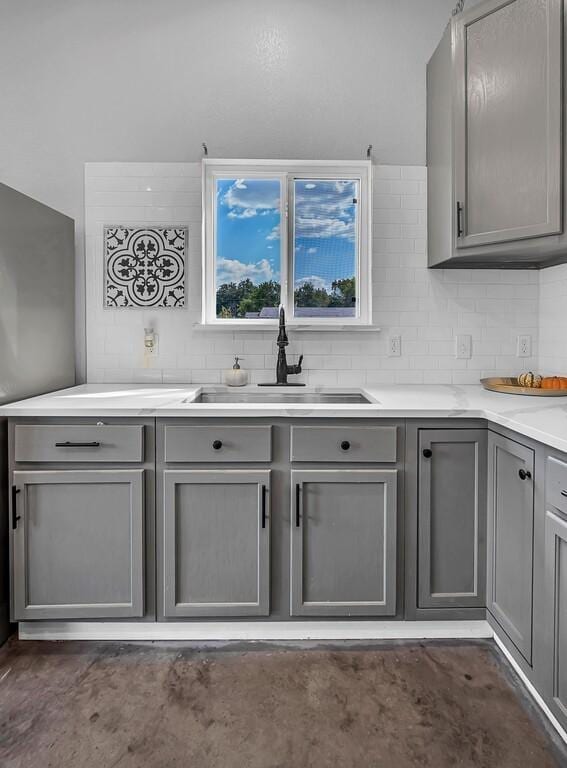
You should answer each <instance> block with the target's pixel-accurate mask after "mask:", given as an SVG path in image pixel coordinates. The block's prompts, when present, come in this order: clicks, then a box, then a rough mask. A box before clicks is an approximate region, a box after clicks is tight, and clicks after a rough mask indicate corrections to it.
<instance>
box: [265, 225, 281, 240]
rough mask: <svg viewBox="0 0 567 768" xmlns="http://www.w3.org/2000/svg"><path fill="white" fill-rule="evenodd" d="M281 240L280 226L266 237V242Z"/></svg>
mask: <svg viewBox="0 0 567 768" xmlns="http://www.w3.org/2000/svg"><path fill="white" fill-rule="evenodd" d="M279 239H280V225H279V224H276V226H275V227H274V228H273V229H272V231H271V232H270V234H269V235H268V236H267V237H266V240H279Z"/></svg>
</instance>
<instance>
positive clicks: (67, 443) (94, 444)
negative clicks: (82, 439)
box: [55, 440, 100, 448]
mask: <svg viewBox="0 0 567 768" xmlns="http://www.w3.org/2000/svg"><path fill="white" fill-rule="evenodd" d="M55 447H56V448H100V443H99V442H98V441H97V440H93V441H92V442H90V443H74V442H72V441H71V440H66V441H65V442H64V443H55Z"/></svg>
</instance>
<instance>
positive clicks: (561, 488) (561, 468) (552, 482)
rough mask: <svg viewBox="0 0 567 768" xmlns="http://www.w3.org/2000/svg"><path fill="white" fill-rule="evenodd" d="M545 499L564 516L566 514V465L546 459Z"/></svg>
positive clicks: (549, 457)
mask: <svg viewBox="0 0 567 768" xmlns="http://www.w3.org/2000/svg"><path fill="white" fill-rule="evenodd" d="M545 499H546V502H547V503H548V504H551V505H553V506H554V507H555V508H556V509H559V510H560V511H561V512H563V513H564V514H567V464H565V462H563V461H560V460H559V459H556V458H554V457H553V456H548V457H547V465H546V472H545Z"/></svg>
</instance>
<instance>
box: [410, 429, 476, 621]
mask: <svg viewBox="0 0 567 768" xmlns="http://www.w3.org/2000/svg"><path fill="white" fill-rule="evenodd" d="M418 461H419V466H418V477H419V480H418V483H419V489H418V494H419V498H418V605H419V607H420V608H455V607H459V608H476V607H484V606H485V604H486V603H485V579H486V535H485V529H486V430H484V429H422V430H420V432H419V454H418Z"/></svg>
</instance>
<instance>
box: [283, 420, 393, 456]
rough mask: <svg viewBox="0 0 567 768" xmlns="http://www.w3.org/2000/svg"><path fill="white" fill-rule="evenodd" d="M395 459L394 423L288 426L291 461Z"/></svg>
mask: <svg viewBox="0 0 567 768" xmlns="http://www.w3.org/2000/svg"><path fill="white" fill-rule="evenodd" d="M396 459H397V428H396V427H395V426H380V427H353V426H348V425H345V426H340V427H292V428H291V460H292V461H297V462H301V461H306V462H307V461H311V462H319V461H320V462H384V463H390V462H391V463H394V462H395V461H396Z"/></svg>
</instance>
